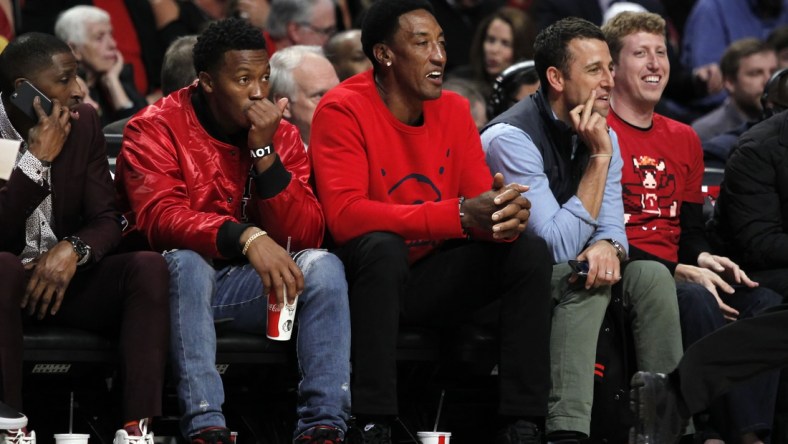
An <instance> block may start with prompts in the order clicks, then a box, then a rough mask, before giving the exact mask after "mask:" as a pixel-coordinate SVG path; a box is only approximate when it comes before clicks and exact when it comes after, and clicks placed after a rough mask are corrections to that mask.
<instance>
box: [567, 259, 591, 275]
mask: <svg viewBox="0 0 788 444" xmlns="http://www.w3.org/2000/svg"><path fill="white" fill-rule="evenodd" d="M569 266H570V267H571V268H572V271H574V272H575V274H577V275H578V276H583V277H586V276H588V262H586V261H576V260H573V259H570V260H569Z"/></svg>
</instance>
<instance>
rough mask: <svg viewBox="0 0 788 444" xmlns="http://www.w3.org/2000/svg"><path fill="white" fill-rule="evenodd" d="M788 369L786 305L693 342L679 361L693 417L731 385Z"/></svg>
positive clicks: (678, 371)
mask: <svg viewBox="0 0 788 444" xmlns="http://www.w3.org/2000/svg"><path fill="white" fill-rule="evenodd" d="M785 366H788V305H780V306H778V307H775V308H773V309H770V310H768V311H767V312H765V313H764V314H761V315H758V316H756V317H753V318H749V319H741V320H738V321H736V322H733V323H731V324H728V325H727V326H725V327H723V328H721V329H719V330H717V331H715V332H714V333H712V334H710V335H708V336H705V337H703V338H701V339H700V340H698V341H697V342H696V343H694V344H693V345H692V346H691V347H690V348H689V349H687V351H686V352H685V353H684V356H683V357H682V358H681V361H680V362H679V366H678V368H677V369H676V370H675V371H674V376H677V377H678V380H679V386H680V390H681V395H682V396H683V398H684V402H685V403H686V404H687V407H689V409H690V413H692V414H695V413H699V412H701V411H703V410H704V409H706V407H708V406H709V405H711V403H712V401H714V400H715V399H716V398H717V397H719V396H721V395H722V394H724V393H725V392H727V391H728V390H729V389H730V388H731V386H732V385H734V384H736V383H738V382H742V381H746V380H748V379H750V378H752V377H754V376H757V375H760V374H763V373H765V372H767V371H769V370H774V369H777V368H781V367H785Z"/></svg>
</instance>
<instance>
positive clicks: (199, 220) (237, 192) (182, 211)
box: [115, 84, 325, 258]
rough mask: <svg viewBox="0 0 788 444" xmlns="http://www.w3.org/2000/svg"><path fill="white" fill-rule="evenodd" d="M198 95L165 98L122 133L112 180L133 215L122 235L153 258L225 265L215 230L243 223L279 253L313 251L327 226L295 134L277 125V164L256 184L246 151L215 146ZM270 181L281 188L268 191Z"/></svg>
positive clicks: (186, 90) (290, 128)
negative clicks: (134, 237) (135, 235)
mask: <svg viewBox="0 0 788 444" xmlns="http://www.w3.org/2000/svg"><path fill="white" fill-rule="evenodd" d="M197 88H198V86H197V84H193V85H191V86H189V87H187V88H184V89H181V90H179V91H176V92H174V93H172V94H170V95H169V96H167V97H165V98H163V99H161V100H159V101H158V102H156V103H155V104H153V105H150V106H148V107H147V108H146V109H144V110H142V111H141V112H140V113H139V114H137V115H136V116H135V117H134V118H132V119H131V120H130V121H129V123H128V124H127V126H126V129H125V131H124V134H123V147H122V149H121V153H120V155H119V157H118V160H117V166H116V178H115V180H116V185H117V189H118V192H119V197H120V200H121V203H122V206H123V207H126V208H128V209H130V211H129V212H128V213H127V219H128V222H129V224H130V227H129V228H127V229H126V230H127V232H128V231H129V230H132V231H133V230H139V231H141V232H142V233H143V234H144V235H145V238H146V239H147V241H148V243H149V245H150V247H152V248H153V249H154V250H157V251H164V250H168V249H176V248H177V249H189V250H194V251H196V252H197V253H199V254H201V255H203V256H205V257H209V258H227V257H228V254H223V252H226V250H223V251H220V250H221V248H220V245H219V244H220V243H221V242H218V239H217V236H218V234H219V232H220V228H221V227H222V225H224V224H225V223H228V222H230V223H232V224H238V223H241V222H245V221H248V222H250V223H253V224H254V225H256V226H258V227H260V228H262V229H263V230H265V231H267V232H268V233H269V234H270V235H271V237H272V238H273V239H274V240H276V241H277V242H278V243H279V244H280V245H282V246H284V245H285V244H286V242H287V238H288V236H289V237H291V238H292V247H291V248H292V249H293V251H297V250H300V249H303V248H315V247H318V246H319V245H320V244H321V242H322V240H323V233H324V226H325V225H324V223H325V222H324V218H323V211H322V209H321V207H320V204H319V203H318V201H317V198H316V197H315V194H314V193H313V191H312V189H311V187H310V185H309V175H310V166H309V160H308V158H307V156H306V152H305V150H304V145H303V143H302V142H301V138H300V136H299V133H298V129H296V127H295V126H293V125H292V124H290V123H288V122H286V121H285V120H282V121H281V122H280V124H279V128H278V129H277V131H276V133H275V134H274V139H273V145H274V149H275V150H276V152H277V155H278V156H279V159H278V160H277V161H276V162H275V163H274V165H273V166H272V167H271V168H270V169H269V171H266V172H264V173H262V174H261V175H260V176H258V177H253V176H254V174H250V171H251V168H252V159H251V157H250V154H249V150H248V149H241V148H239V147H237V146H234V145H230V144H228V143H226V142H222V141H220V140H217V139H215V138H214V137H212V136H211V135H209V133H208V132H207V131H206V130H205V128H204V127H203V126H202V124H201V123H200V121H199V120H198V118H197V114H196V112H195V109H194V106H193V102H192V100H191V96H192V94H197ZM263 175H267V176H268V178H267V179H265V180H263V179H261V177H262V176H263ZM271 176H275V179H276V180H273V181H272V180H270V179H271ZM272 182H273V183H279V184H281V186H279V187H271V186H266V185H267V184H270V183H272ZM272 188H274V189H273V190H272ZM236 231H237V230H236ZM237 232H238V233H239V234H240V231H237Z"/></svg>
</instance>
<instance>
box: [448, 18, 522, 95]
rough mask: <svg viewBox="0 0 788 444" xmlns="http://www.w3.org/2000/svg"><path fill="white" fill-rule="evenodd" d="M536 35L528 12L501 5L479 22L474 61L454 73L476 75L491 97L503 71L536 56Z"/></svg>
mask: <svg viewBox="0 0 788 444" xmlns="http://www.w3.org/2000/svg"><path fill="white" fill-rule="evenodd" d="M534 36H535V33H534V26H533V24H532V23H531V19H530V17H529V16H528V15H527V14H526V13H525V12H523V11H521V10H519V9H516V8H511V7H505V8H501V9H499V10H497V11H495V12H494V13H493V14H491V15H489V16H487V17H486V18H485V19H484V20H482V22H481V23H479V27H478V28H477V29H476V33H475V35H474V38H473V43H472V44H471V50H470V53H469V59H470V65H468V66H466V67H461V68H458V69H456V70H454V71H453V72H452V74H451V75H452V77H453V76H458V75H459V76H461V77H466V78H469V79H472V80H473V81H474V82H476V84H477V87H478V88H479V91H480V92H481V93H482V96H483V97H484V100H487V99H488V98H489V97H490V95H491V94H492V88H493V83H494V82H495V79H496V77H498V75H499V74H501V73H502V72H503V71H504V70H505V69H506V68H508V67H510V66H512V64H514V63H516V62H520V61H523V60H530V59H532V58H533V46H534Z"/></svg>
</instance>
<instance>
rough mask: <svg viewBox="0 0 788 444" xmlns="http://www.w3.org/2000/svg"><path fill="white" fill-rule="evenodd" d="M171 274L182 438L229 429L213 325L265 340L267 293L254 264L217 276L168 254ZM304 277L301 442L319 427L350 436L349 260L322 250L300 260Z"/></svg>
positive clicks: (184, 256) (189, 256)
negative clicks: (346, 267) (224, 325)
mask: <svg viewBox="0 0 788 444" xmlns="http://www.w3.org/2000/svg"><path fill="white" fill-rule="evenodd" d="M164 258H165V259H166V260H167V264H168V265H169V269H170V316H171V320H172V327H171V328H172V333H171V347H170V350H171V353H172V360H173V366H174V370H175V372H176V375H177V377H178V401H179V404H180V408H181V412H182V413H183V417H182V419H181V432H182V433H183V435H184V436H186V437H189V436H191V435H193V434H195V433H197V432H198V431H200V430H201V429H204V428H206V427H215V426H219V427H225V420H224V415H222V404H223V403H224V390H223V388H222V380H221V377H220V376H219V372H218V371H217V370H216V331H215V329H214V323H213V322H214V319H232V321H231V322H229V328H232V329H235V330H241V331H246V332H251V333H256V334H261V335H262V334H264V333H265V328H266V312H267V302H268V300H267V297H266V296H265V295H266V294H267V291H265V289H264V288H263V283H262V280H261V279H260V276H259V275H258V274H257V272H256V271H255V270H254V268H252V266H251V265H249V264H245V265H243V266H239V265H232V266H227V267H224V268H222V269H220V270H215V269H214V268H213V267H212V266H211V264H209V263H208V262H207V261H206V260H205V259H204V258H203V257H201V256H200V255H198V254H197V253H195V252H193V251H190V250H176V251H173V252H168V253H165V255H164ZM296 263H297V264H298V266H299V268H300V269H301V271H302V272H303V274H304V282H305V288H304V292H303V293H302V294H301V295H300V296H299V297H298V309H297V312H296V313H297V316H298V325H299V327H298V335H297V344H296V349H297V353H298V364H299V370H300V372H301V381H300V383H299V386H298V391H299V396H298V406H297V412H298V423H297V425H296V430H295V436H298V435H299V434H301V433H303V432H304V431H306V430H308V429H310V428H311V427H314V426H316V425H318V424H320V425H327V426H331V427H336V428H338V429H341V430H343V431H345V430H346V429H347V427H346V425H345V423H346V420H347V419H348V415H349V412H350V391H349V390H350V312H349V308H348V297H347V283H346V281H345V273H344V269H343V266H342V262H341V261H340V260H339V259H338V258H337V257H336V256H334V255H332V254H331V253H328V252H326V251H322V250H306V251H304V252H301V253H299V254H298V255H297V256H296Z"/></svg>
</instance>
